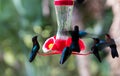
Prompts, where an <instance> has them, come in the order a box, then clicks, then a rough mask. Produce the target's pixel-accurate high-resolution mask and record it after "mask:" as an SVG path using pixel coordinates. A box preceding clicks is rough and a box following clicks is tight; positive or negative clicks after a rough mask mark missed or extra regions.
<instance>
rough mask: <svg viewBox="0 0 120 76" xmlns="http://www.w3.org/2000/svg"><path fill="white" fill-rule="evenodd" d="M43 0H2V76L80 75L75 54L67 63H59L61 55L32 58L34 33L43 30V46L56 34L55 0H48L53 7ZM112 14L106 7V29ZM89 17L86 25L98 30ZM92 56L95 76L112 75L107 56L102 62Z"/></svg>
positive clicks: (0, 69)
mask: <svg viewBox="0 0 120 76" xmlns="http://www.w3.org/2000/svg"><path fill="white" fill-rule="evenodd" d="M43 1H44V0H0V76H79V73H78V71H79V70H78V69H77V65H76V62H77V61H76V59H75V56H71V57H70V59H68V61H67V62H66V63H65V64H63V65H60V64H59V59H60V55H54V56H47V57H43V56H37V57H36V59H35V61H34V62H32V63H29V61H28V58H29V53H30V51H31V47H32V42H31V38H32V37H33V36H35V35H37V34H39V39H38V41H39V43H40V45H41V46H42V44H43V43H44V41H45V40H46V39H47V38H48V37H50V36H53V35H54V34H56V30H57V23H56V16H55V10H54V5H53V0H47V1H49V2H48V4H49V5H48V7H49V9H48V8H47V7H46V8H45V6H44V5H43V4H44V2H43ZM80 7H81V6H80ZM45 9H46V10H45ZM86 17H87V16H86ZM112 17H113V16H112V12H111V10H110V9H107V10H105V15H104V18H103V22H102V23H101V24H102V26H100V27H107V29H106V28H105V29H103V30H104V32H108V30H109V27H110V24H111V21H112ZM104 20H106V21H104ZM86 21H87V22H85V25H86V27H85V28H86V29H87V30H88V31H91V32H94V31H93V26H92V25H95V22H96V20H94V19H93V20H89V21H88V20H86ZM89 25H91V26H89ZM96 28H97V27H96ZM40 51H41V52H42V49H40ZM105 56H106V54H105ZM88 57H90V60H91V62H90V64H89V66H90V68H91V69H90V72H91V75H92V76H109V72H110V71H109V69H110V68H109V64H108V62H107V61H106V60H105V59H103V63H102V64H100V63H99V62H98V61H97V60H96V59H95V58H94V56H88ZM103 58H104V57H103Z"/></svg>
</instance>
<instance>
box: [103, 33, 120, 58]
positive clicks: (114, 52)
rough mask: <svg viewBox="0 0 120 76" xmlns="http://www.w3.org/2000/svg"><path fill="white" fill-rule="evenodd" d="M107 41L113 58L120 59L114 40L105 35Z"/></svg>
mask: <svg viewBox="0 0 120 76" xmlns="http://www.w3.org/2000/svg"><path fill="white" fill-rule="evenodd" d="M105 39H106V41H107V43H108V45H109V47H110V48H111V55H112V58H115V57H119V54H118V52H117V46H116V43H115V41H114V39H112V38H111V36H110V35H109V34H106V35H105Z"/></svg>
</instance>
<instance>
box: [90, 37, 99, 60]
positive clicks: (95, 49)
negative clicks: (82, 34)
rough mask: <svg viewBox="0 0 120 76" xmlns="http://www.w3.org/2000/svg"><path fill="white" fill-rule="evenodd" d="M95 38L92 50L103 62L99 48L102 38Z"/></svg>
mask: <svg viewBox="0 0 120 76" xmlns="http://www.w3.org/2000/svg"><path fill="white" fill-rule="evenodd" d="M93 40H94V45H93V46H92V48H91V50H92V52H93V54H94V55H95V56H96V57H97V59H98V60H99V61H100V62H101V58H100V55H99V48H98V45H99V42H100V40H99V39H98V38H93Z"/></svg>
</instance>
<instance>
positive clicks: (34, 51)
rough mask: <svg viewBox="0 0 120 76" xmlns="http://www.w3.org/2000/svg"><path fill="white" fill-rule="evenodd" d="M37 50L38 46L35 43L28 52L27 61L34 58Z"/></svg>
mask: <svg viewBox="0 0 120 76" xmlns="http://www.w3.org/2000/svg"><path fill="white" fill-rule="evenodd" d="M38 50H39V48H38V47H37V45H35V46H34V47H33V48H32V51H31V52H30V58H29V61H30V62H32V61H33V60H34V59H35V57H36V54H37V52H38Z"/></svg>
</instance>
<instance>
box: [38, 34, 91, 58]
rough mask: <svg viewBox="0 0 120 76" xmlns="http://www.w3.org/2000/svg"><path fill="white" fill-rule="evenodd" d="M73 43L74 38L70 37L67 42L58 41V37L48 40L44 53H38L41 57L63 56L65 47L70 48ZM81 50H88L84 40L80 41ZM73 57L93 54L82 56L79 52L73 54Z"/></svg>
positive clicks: (44, 45)
mask: <svg viewBox="0 0 120 76" xmlns="http://www.w3.org/2000/svg"><path fill="white" fill-rule="evenodd" d="M71 42H72V38H71V37H69V38H68V39H67V40H62V39H56V36H53V37H50V38H48V39H47V40H46V41H45V43H44V44H43V47H42V49H43V52H44V53H38V54H39V55H43V56H48V55H54V54H62V51H63V49H64V48H65V47H69V46H70V44H71ZM79 46H80V50H81V51H84V50H85V49H86V46H85V43H84V41H83V40H82V39H79ZM72 54H73V55H89V54H91V52H88V53H86V54H81V53H78V52H72Z"/></svg>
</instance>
